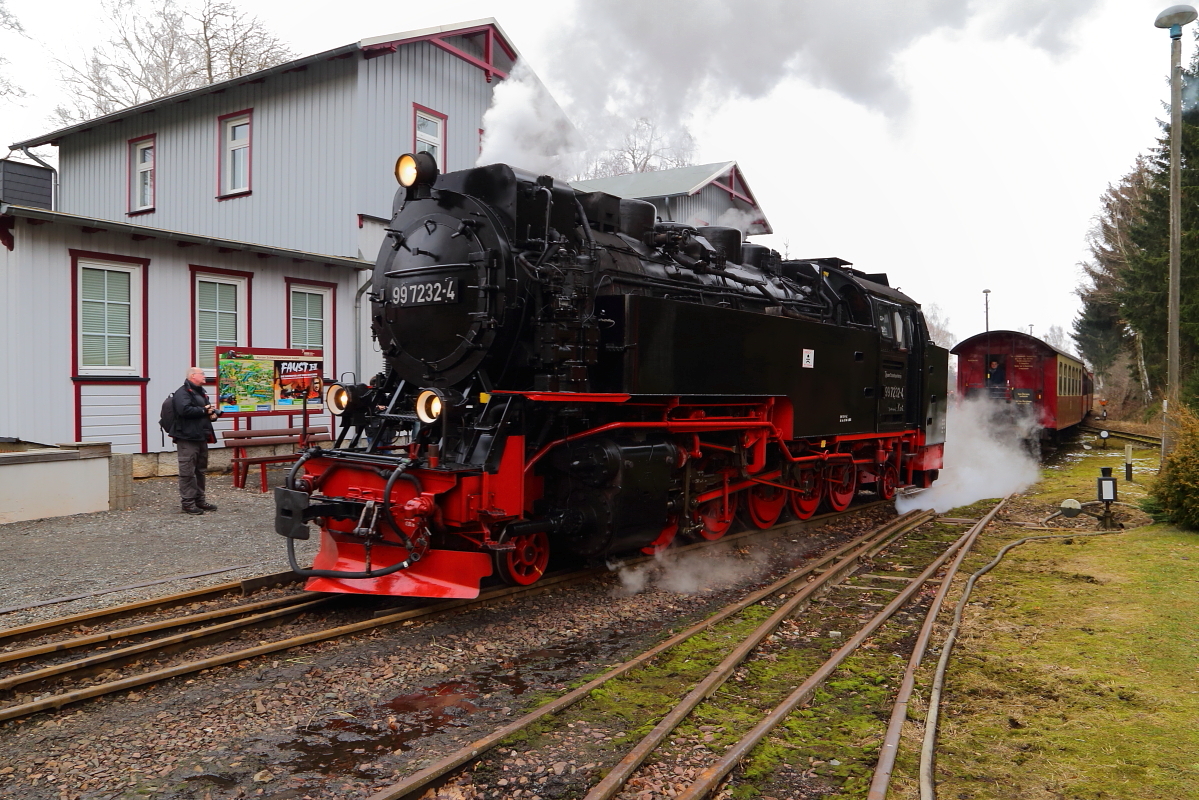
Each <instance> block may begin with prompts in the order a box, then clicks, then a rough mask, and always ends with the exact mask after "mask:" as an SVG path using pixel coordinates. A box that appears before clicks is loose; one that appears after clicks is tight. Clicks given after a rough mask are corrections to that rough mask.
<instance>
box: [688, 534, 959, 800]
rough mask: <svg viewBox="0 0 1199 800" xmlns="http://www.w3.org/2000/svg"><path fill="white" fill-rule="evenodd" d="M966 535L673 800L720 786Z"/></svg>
mask: <svg viewBox="0 0 1199 800" xmlns="http://www.w3.org/2000/svg"><path fill="white" fill-rule="evenodd" d="M970 535H971V534H970V531H967V532H966V533H964V534H962V536H961V537H960V538H959V539H957V540H956V541H954V542H953V543H952V544H951V545H949V547H947V548H946V549H945V550H944V552H942V553H941V555H940V556H938V557H937V558H936V559H935V560H934V561H933V562H932V563H931V564H929V566H928V567H927V568H926V569H925V570H924V572H922V573H921V574H920V575H919V576H918V577H916V578H915V579H914V580H913V581H912V582H911V583H910V584H909V585H908V586H906V587H904V589H903V591H902V592H900V594H899V595H898V596H896V598H895V599H894V600H892V601H891V602H890V603H888V604H887V606H886V607H885V608H883V610H882V611H879V612H878V614H876V615H875V616H874V617H873V618H872V619H871V620H870V621H869V622H867V623H866V624H865V625H864V626H863V627H862V628H861V629H859V630H858V632H857V633H856V634H854V635H853V637H852V638H850V639H849V641H847V642H846V643H845V644H844V645H842V646H841V647H840V648H839V649H838V650H837V651H836V652H835V653H833V655H832V656H831V657H830V658H829V659H828V660H827V661H825V662H824V664H822V665H821V666H820V667H819V668H818V669H817V670H816V671H815V672H813V673H812V674H811V675H810V676H809V677H808V678H807V680H805V681H804V682H803V683H802V684H800V685H799V686H798V687H797V688H796V689H795V691H793V692H792V693H791V694H790V695H789V696H788V697H787V699H786V700H784V701H783V702H782V703H780V704H779V705H778V706H776V707H775V708H774V709H773V710H771V711H770V713H768V714H767V715H766V716H765V717H764V718H763V719H762V721H761V722H759V723H758V724H757V725H756V726H754V728H753V730H751V731H750V732H749V733H747V734H746V735H745V736H744V737H743V738H742V739H741V740H740V741H738V742H737V743H736V744H734V745H732V746H731V747H729V748H728V749H727V750H725V752H724V754H723V755H722V756H721V757H720V758H719V759H718V760H717V761H716V763H714V764H712V765H711V766H709V767H707V768H706V769H704V770H702V771H701V772H700V773H699V775H698V776H697V777H696V779H695V781H694V782H692V783H691V784H690V785H689V786H688V787H687V788H686V789H684V790H683V791H682V792H680V793H679V794H677V795H675V800H700V799H701V798H704V797H707V796H708V795H709V794H711V793H712V792H713V791H715V790H716V788H717V787H718V786H719V785H720V782H721V781H723V780H724V778H725V777H726V776H727V775H728V774H729V773H730V772H732V771H733V769H734V768H736V766H737V764H738V763H740V761H741V759H743V758H745V757H746V756H748V755H749V753H750V751H752V750H753V748H754V747H756V746H757V745H758V744H759V743H760V742H761V741H762V739H764V738H765V737H766V736H767V735H768V734H769V733H770V732H771V731H772V730H774V728H775V727H776V726H778V725H779V724H780V723H781V722H783V721H784V720H785V719H786V718H787V717H788V715H790V714H791V712H792V711H794V710H795V709H796V708H798V707H799V706H800V704H801V703H804V702H807V701H808V700H809V699H811V697H812V695H813V694H815V693H816V690H817V689H818V688H819V687H820V685H821V684H822V683H824V681H825V680H827V679H828V677H829V676H830V675H832V674H833V672H834V671H835V670H836V669H837V668H838V667H839V666H840V665H841V663H842V662H844V661H845V659H846V658H848V657H849V656H850V655H851V654H852V653H853V652H854V651H855V650H857V648H858V647H859V646H861V644H862V643H863V642H865V641H866V640H867V639H868V638H869V637H870V636H871V635H872V634H873V633H874V632H875V631H876V630H878V628H879V627H880V626H882V624H883V623H884V622H886V621H887V620H888V619H890V617H891V616H892V615H894V614H895V612H896V611H898V610H899V609H901V608H903V606H904V605H906V604H907V602H908V601H909V600H911V599H912V597H913V596H914V595H915V594H916V593H917V592H918V591H920V589H921V588H922V587H923V586H924V584H925V583H927V582H928V581H929V579H931V578H932V577H933V576H934V575H936V573H937V570H939V569H940V568H941V566H942V565H943V564H944V563H945V562H946V561H948V560H949V558H950V556H952V555H953V554H954V553H956V552H957V551H958V550H959V549H960V548H961V547H962V546H963V545H964V544H965V542H966V541H967V539H968V538H969V537H970Z"/></svg>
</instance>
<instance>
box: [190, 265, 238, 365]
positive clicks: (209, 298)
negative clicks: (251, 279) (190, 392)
mask: <svg viewBox="0 0 1199 800" xmlns="http://www.w3.org/2000/svg"><path fill="white" fill-rule="evenodd" d="M247 294H248V286H247V282H246V279H245V278H238V277H226V276H224V275H205V274H197V275H196V362H197V364H196V365H197V366H199V367H200V368H201V369H203V370H205V371H206V372H210V374H213V375H215V370H216V351H217V349H218V348H220V349H224V348H226V347H229V348H235V347H245V346H246V316H247V313H248V311H247V308H246V306H247V305H248V304H247Z"/></svg>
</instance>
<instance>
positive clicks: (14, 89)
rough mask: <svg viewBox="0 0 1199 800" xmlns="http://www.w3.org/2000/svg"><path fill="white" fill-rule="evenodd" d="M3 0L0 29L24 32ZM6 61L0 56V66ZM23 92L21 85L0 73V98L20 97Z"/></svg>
mask: <svg viewBox="0 0 1199 800" xmlns="http://www.w3.org/2000/svg"><path fill="white" fill-rule="evenodd" d="M4 3H5V0H0V30H5V31H12V32H13V33H21V34H23V33H25V29H24V28H22V27H21V23H20V22H19V21H18V20H17V18H16V17H14V16H13V15H12V12H10V11H9V10H8V9H7V8H5V7H4ZM7 63H8V59H6V58H4V57H3V56H0V66H4V65H5V64H7ZM24 94H25V92H24V91H23V90H22V89H21V87H19V86H17V85H16V84H15V83H13V82H12V81H11V80H9V79H8V78H6V77H5V76H4V75H0V98H3V97H22V96H24Z"/></svg>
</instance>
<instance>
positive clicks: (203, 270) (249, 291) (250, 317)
mask: <svg viewBox="0 0 1199 800" xmlns="http://www.w3.org/2000/svg"><path fill="white" fill-rule="evenodd" d="M187 269H188V272H189V273H190V277H191V306H190V309H191V318H192V321H191V332H192V333H191V363H190V365H191V366H196V365H198V364H199V363H200V360H199V354H198V352H197V351H196V276H198V275H218V276H219V275H227V276H229V277H231V278H245V279H246V343H245V344H244V345H241V347H253V346H254V314H253V309H254V303H253V300H254V273H253V272H246V271H244V270H239V269H221V268H220V267H205V266H201V265H200V264H188V265H187Z"/></svg>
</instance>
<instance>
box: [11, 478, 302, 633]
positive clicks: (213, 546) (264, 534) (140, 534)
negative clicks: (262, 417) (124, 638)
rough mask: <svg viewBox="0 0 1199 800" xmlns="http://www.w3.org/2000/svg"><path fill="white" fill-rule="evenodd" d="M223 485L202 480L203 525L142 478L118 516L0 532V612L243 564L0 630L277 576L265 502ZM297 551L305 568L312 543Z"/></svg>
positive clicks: (280, 558)
mask: <svg viewBox="0 0 1199 800" xmlns="http://www.w3.org/2000/svg"><path fill="white" fill-rule="evenodd" d="M231 484H232V480H231V478H230V477H229V476H228V475H210V476H209V478H208V499H209V501H210V502H212V503H215V504H216V505H217V506H218V508H219V510H218V511H214V512H210V513H207V514H204V515H203V516H192V515H190V514H183V513H180V511H179V492H178V483H177V481H176V479H175V478H143V479H140V480H137V481H134V484H133V493H134V499H133V507H132V508H129V509H127V510H125V511H104V512H98V513H94V514H76V515H74V516H70V517H54V518H52V519H43V520H30V521H27V522H13V523H9V524H7V525H0V547H2V548H3V553H4V558H3V561H0V608H9V607H19V606H27V605H30V604H32V603H37V602H39V601H43V600H51V599H54V598H59V597H70V596H73V595H79V594H85V593H89V592H98V591H104V590H107V589H112V588H115V587H120V586H130V585H133V584H140V583H146V582H149V581H154V580H158V579H162V578H172V577H176V576H182V575H192V574H195V573H199V572H205V571H208V570H217V569H223V568H226V567H235V566H240V565H248V566H242V568H240V569H237V570H233V571H231V572H222V573H220V574H216V575H208V576H205V577H203V578H193V579H190V580H187V581H183V582H179V583H176V582H172V583H169V584H159V585H157V586H148V587H144V588H142V589H133V590H125V591H119V592H112V593H109V594H104V595H98V596H96V597H89V598H85V599H81V600H74V601H71V602H66V603H56V604H53V605H48V606H40V607H38V608H33V609H29V610H26V611H16V612H10V613H7V614H3V615H0V628H9V627H16V626H18V625H24V624H26V623H29V622H34V621H37V620H41V619H46V618H49V617H60V616H65V615H67V614H75V613H79V612H82V611H87V610H90V609H94V608H106V607H109V606H114V605H119V604H121V603H127V602H130V601H133V600H139V599H145V598H151V597H161V596H163V595H166V594H171V593H173V592H177V591H184V590H186V589H194V588H199V587H202V586H210V585H213V584H218V583H226V582H229V581H235V580H240V579H243V578H249V577H253V576H255V575H265V574H269V573H274V572H282V571H285V570H286V569H288V565H287V552H286V549H285V542H284V539H283V538H282V537H280V536H279V535H278V534H276V533H275V530H274V519H275V506H274V499H273V495H272V494H271V493H270V492H267V493H266V494H261V493H259V492H258V491H256V490H252V489H234V488H232V485H231ZM298 544H300V545H301V546H300V548H298V552H299V554H300V557H301V558H302V559H305V558H306V559H308V560H311V555H310V553H311V552H314V551H315V545H316V540H315V537H314V538H313V539H312V540H310V541H308V542H300V543H298Z"/></svg>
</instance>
